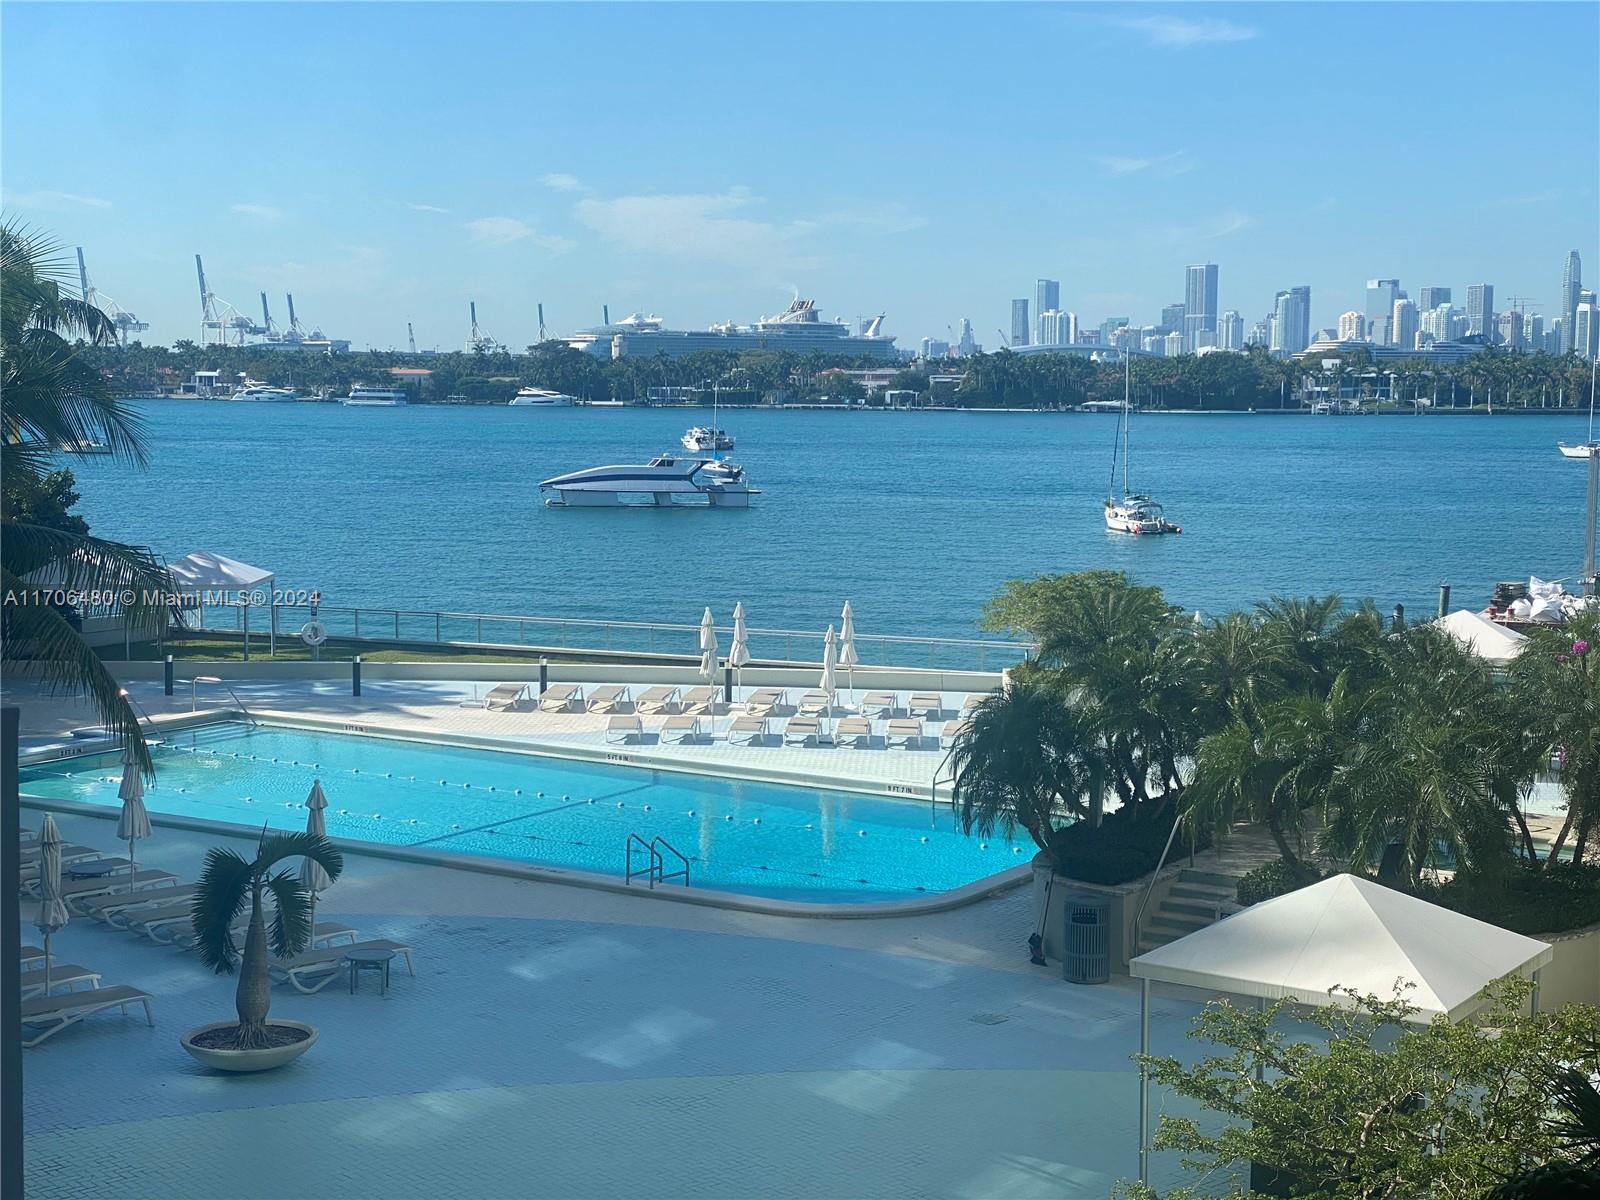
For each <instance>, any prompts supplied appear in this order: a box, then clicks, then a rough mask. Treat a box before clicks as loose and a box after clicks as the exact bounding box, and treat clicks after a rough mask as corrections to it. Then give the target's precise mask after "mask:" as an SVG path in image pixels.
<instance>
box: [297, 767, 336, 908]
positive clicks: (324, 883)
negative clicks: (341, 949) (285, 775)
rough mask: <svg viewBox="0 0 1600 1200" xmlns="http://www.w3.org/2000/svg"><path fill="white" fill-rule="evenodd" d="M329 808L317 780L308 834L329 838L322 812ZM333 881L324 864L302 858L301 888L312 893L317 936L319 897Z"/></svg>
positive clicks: (308, 809) (313, 785)
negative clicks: (323, 867) (323, 866)
mask: <svg viewBox="0 0 1600 1200" xmlns="http://www.w3.org/2000/svg"><path fill="white" fill-rule="evenodd" d="M327 807H328V798H327V797H326V796H324V795H323V794H322V780H320V779H316V780H313V781H312V783H311V794H310V795H309V796H307V797H306V832H307V833H311V834H315V835H316V836H317V837H327V836H328V825H327V822H326V821H325V820H324V819H323V816H322V812H323V810H324V809H325V808H327ZM332 883H333V880H332V879H330V878H328V873H327V872H326V871H324V870H323V869H322V864H321V863H319V862H317V861H316V860H314V859H310V858H302V859H301V860H300V886H301V887H303V888H305V889H306V891H308V892H310V893H311V929H312V932H313V934H315V931H316V928H317V896H318V895H320V894H321V893H322V892H323V891H325V890H326V889H327V888H328V887H329V886H330V885H331V884H332Z"/></svg>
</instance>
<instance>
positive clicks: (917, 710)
mask: <svg viewBox="0 0 1600 1200" xmlns="http://www.w3.org/2000/svg"><path fill="white" fill-rule="evenodd" d="M943 711H944V699H943V698H942V697H941V696H940V695H939V693H938V692H913V693H912V694H911V699H909V700H907V701H906V716H908V717H927V718H929V719H931V720H937V719H938V717H939V714H940V713H942V712H943Z"/></svg>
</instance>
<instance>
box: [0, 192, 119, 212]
mask: <svg viewBox="0 0 1600 1200" xmlns="http://www.w3.org/2000/svg"><path fill="white" fill-rule="evenodd" d="M6 203H7V204H8V205H12V204H14V205H16V207H18V208H48V209H59V208H110V207H111V201H109V200H102V199H100V197H98V196H79V195H77V194H76V193H74V192H7V193H6Z"/></svg>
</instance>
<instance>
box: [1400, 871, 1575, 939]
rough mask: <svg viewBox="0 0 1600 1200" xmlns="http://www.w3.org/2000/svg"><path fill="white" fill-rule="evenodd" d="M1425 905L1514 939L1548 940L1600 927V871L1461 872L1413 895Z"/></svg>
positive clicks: (1420, 889) (1422, 887)
mask: <svg viewBox="0 0 1600 1200" xmlns="http://www.w3.org/2000/svg"><path fill="white" fill-rule="evenodd" d="M1413 891H1414V892H1415V894H1416V895H1419V896H1421V897H1422V898H1423V899H1424V900H1431V901H1432V902H1433V903H1435V904H1439V905H1443V906H1444V907H1445V908H1450V909H1454V910H1455V911H1456V912H1459V913H1465V914H1466V915H1467V916H1469V917H1477V918H1478V919H1479V920H1480V921H1488V922H1489V923H1490V924H1492V925H1498V926H1500V927H1501V928H1502V929H1510V930H1512V931H1514V932H1516V933H1526V934H1549V933H1561V932H1564V931H1566V930H1569V929H1582V928H1584V927H1586V926H1589V925H1600V866H1595V865H1592V864H1582V865H1579V866H1574V865H1572V864H1571V863H1570V862H1559V863H1553V864H1551V865H1550V866H1549V867H1548V868H1542V867H1541V866H1539V865H1534V864H1529V863H1516V864H1513V865H1511V866H1509V867H1505V868H1503V869H1500V870H1496V871H1491V872H1488V873H1483V872H1476V871H1458V872H1457V873H1456V874H1455V875H1454V876H1453V877H1452V878H1450V879H1449V880H1447V881H1445V882H1444V883H1441V884H1436V885H1435V884H1422V885H1419V886H1418V887H1416V888H1415V889H1413Z"/></svg>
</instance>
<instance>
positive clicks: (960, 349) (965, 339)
mask: <svg viewBox="0 0 1600 1200" xmlns="http://www.w3.org/2000/svg"><path fill="white" fill-rule="evenodd" d="M956 353H958V354H960V355H961V357H962V358H966V357H967V356H969V355H972V354H982V353H983V347H982V346H980V345H978V343H977V342H976V341H975V340H974V339H973V336H972V322H971V321H969V320H968V319H967V318H966V317H962V318H961V337H960V340H958V341H957V342H956Z"/></svg>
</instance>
